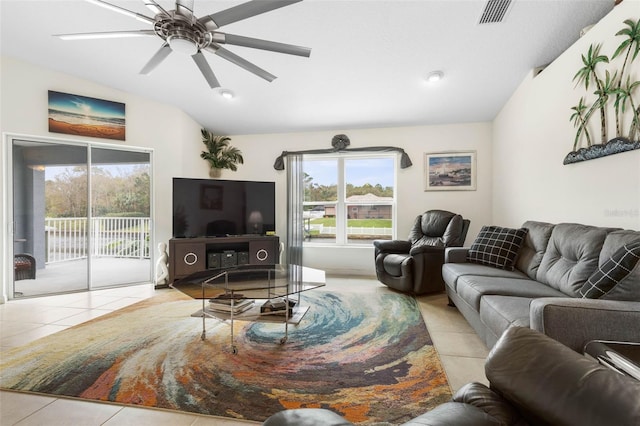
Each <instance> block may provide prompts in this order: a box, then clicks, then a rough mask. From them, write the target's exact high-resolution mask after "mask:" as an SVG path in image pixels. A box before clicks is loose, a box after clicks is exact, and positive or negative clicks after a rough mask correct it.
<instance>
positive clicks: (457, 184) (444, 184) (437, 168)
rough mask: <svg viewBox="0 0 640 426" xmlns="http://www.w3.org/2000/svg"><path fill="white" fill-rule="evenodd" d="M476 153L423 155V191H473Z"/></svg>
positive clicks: (457, 152)
mask: <svg viewBox="0 0 640 426" xmlns="http://www.w3.org/2000/svg"><path fill="white" fill-rule="evenodd" d="M475 189H476V152H475V151H453V152H435V153H426V154H424V190H425V191H475Z"/></svg>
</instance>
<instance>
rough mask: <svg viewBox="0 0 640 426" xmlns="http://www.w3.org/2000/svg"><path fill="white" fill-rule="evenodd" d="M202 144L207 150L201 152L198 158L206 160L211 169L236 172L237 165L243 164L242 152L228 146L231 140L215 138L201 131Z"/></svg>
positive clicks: (203, 130) (223, 137) (207, 131)
mask: <svg viewBox="0 0 640 426" xmlns="http://www.w3.org/2000/svg"><path fill="white" fill-rule="evenodd" d="M200 133H201V134H202V143H203V144H204V145H205V146H206V148H207V150H206V151H202V153H201V154H200V157H201V158H202V159H203V160H206V161H207V162H208V163H209V166H211V168H212V169H229V170H232V171H234V172H235V171H236V170H238V166H237V165H238V164H244V158H243V157H242V152H241V151H240V150H239V149H238V148H235V147H232V146H230V145H229V143H230V142H231V138H230V137H228V136H216V135H214V134H213V133H211V132H210V131H209V130H206V129H201V131H200Z"/></svg>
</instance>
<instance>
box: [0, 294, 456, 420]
mask: <svg viewBox="0 0 640 426" xmlns="http://www.w3.org/2000/svg"><path fill="white" fill-rule="evenodd" d="M304 304H305V305H310V306H311V308H310V309H309V312H307V314H306V316H305V317H304V318H303V319H302V321H301V322H300V324H299V325H297V326H292V325H290V326H289V338H288V341H287V342H286V343H284V344H280V339H281V338H282V337H283V336H284V324H273V323H249V322H238V321H236V322H235V327H234V329H235V334H234V338H235V340H236V345H237V348H238V353H237V354H233V351H232V349H231V345H230V330H231V328H230V326H229V324H228V323H226V322H219V321H218V320H215V319H207V320H206V321H207V322H206V325H207V337H206V340H204V341H203V340H201V338H200V336H201V332H202V320H201V319H200V318H194V317H191V316H190V315H191V314H192V313H193V312H195V311H197V310H198V308H199V306H200V302H199V301H196V300H193V299H189V298H187V297H186V296H184V295H183V294H181V293H179V292H177V291H175V290H166V291H163V292H162V293H161V294H159V295H157V296H155V297H153V298H151V299H148V300H145V301H143V302H139V303H137V304H135V305H132V306H129V307H127V308H124V309H121V310H119V311H116V312H113V313H111V314H108V315H105V316H103V317H100V318H97V319H95V320H92V321H90V322H87V323H84V324H80V325H78V326H75V327H73V328H70V329H67V330H64V331H61V332H59V333H56V334H54V335H51V336H47V337H45V338H43V339H40V340H37V341H35V342H33V343H31V344H29V345H26V346H23V347H20V348H15V349H12V350H10V351H6V352H4V353H2V357H1V362H0V387H2V388H4V389H13V390H19V391H27V392H37V393H42V394H50V395H61V396H69V397H76V398H82V399H89V400H99V401H111V402H116V403H121V404H133V405H140V406H145V407H157V408H163V409H172V410H180V411H187V412H192V413H199V414H207V415H216V416H223V417H231V418H237V419H247V420H255V421H263V420H264V419H266V418H267V417H268V416H270V415H271V414H273V413H275V412H278V411H280V410H283V409H288V408H300V407H314V408H317V407H321V408H327V409H330V410H333V411H335V412H337V413H339V414H341V415H343V416H345V417H346V418H347V419H348V420H350V421H351V422H354V423H362V424H372V423H379V422H388V423H390V424H399V423H403V422H405V421H408V420H409V419H411V418H413V417H416V416H418V415H420V414H422V413H424V412H425V411H428V410H429V409H431V408H433V407H434V406H436V405H438V404H440V403H442V402H445V401H448V400H450V398H451V391H450V388H449V385H448V383H447V379H446V376H445V374H444V372H443V369H442V366H441V364H440V360H439V358H438V356H437V354H436V352H435V350H434V348H433V345H432V343H431V339H430V337H429V334H428V332H427V329H426V326H425V324H424V322H423V320H422V316H421V314H420V311H419V309H418V306H417V302H416V301H415V299H413V298H411V297H409V296H405V295H402V294H396V293H385V292H372V293H367V294H363V293H338V292H329V291H319V290H317V291H310V292H306V293H304Z"/></svg>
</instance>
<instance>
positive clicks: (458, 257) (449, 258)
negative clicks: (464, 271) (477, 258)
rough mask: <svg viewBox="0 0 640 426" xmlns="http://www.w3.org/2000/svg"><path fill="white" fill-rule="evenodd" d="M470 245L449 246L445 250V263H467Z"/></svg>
mask: <svg viewBox="0 0 640 426" xmlns="http://www.w3.org/2000/svg"><path fill="white" fill-rule="evenodd" d="M468 252H469V247H447V248H446V249H445V250H444V263H467V253H468Z"/></svg>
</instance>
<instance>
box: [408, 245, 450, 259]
mask: <svg viewBox="0 0 640 426" xmlns="http://www.w3.org/2000/svg"><path fill="white" fill-rule="evenodd" d="M434 253H435V254H437V255H438V256H441V257H442V258H444V247H443V246H428V245H424V246H415V247H411V250H409V254H410V255H411V256H415V255H418V254H434Z"/></svg>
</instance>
